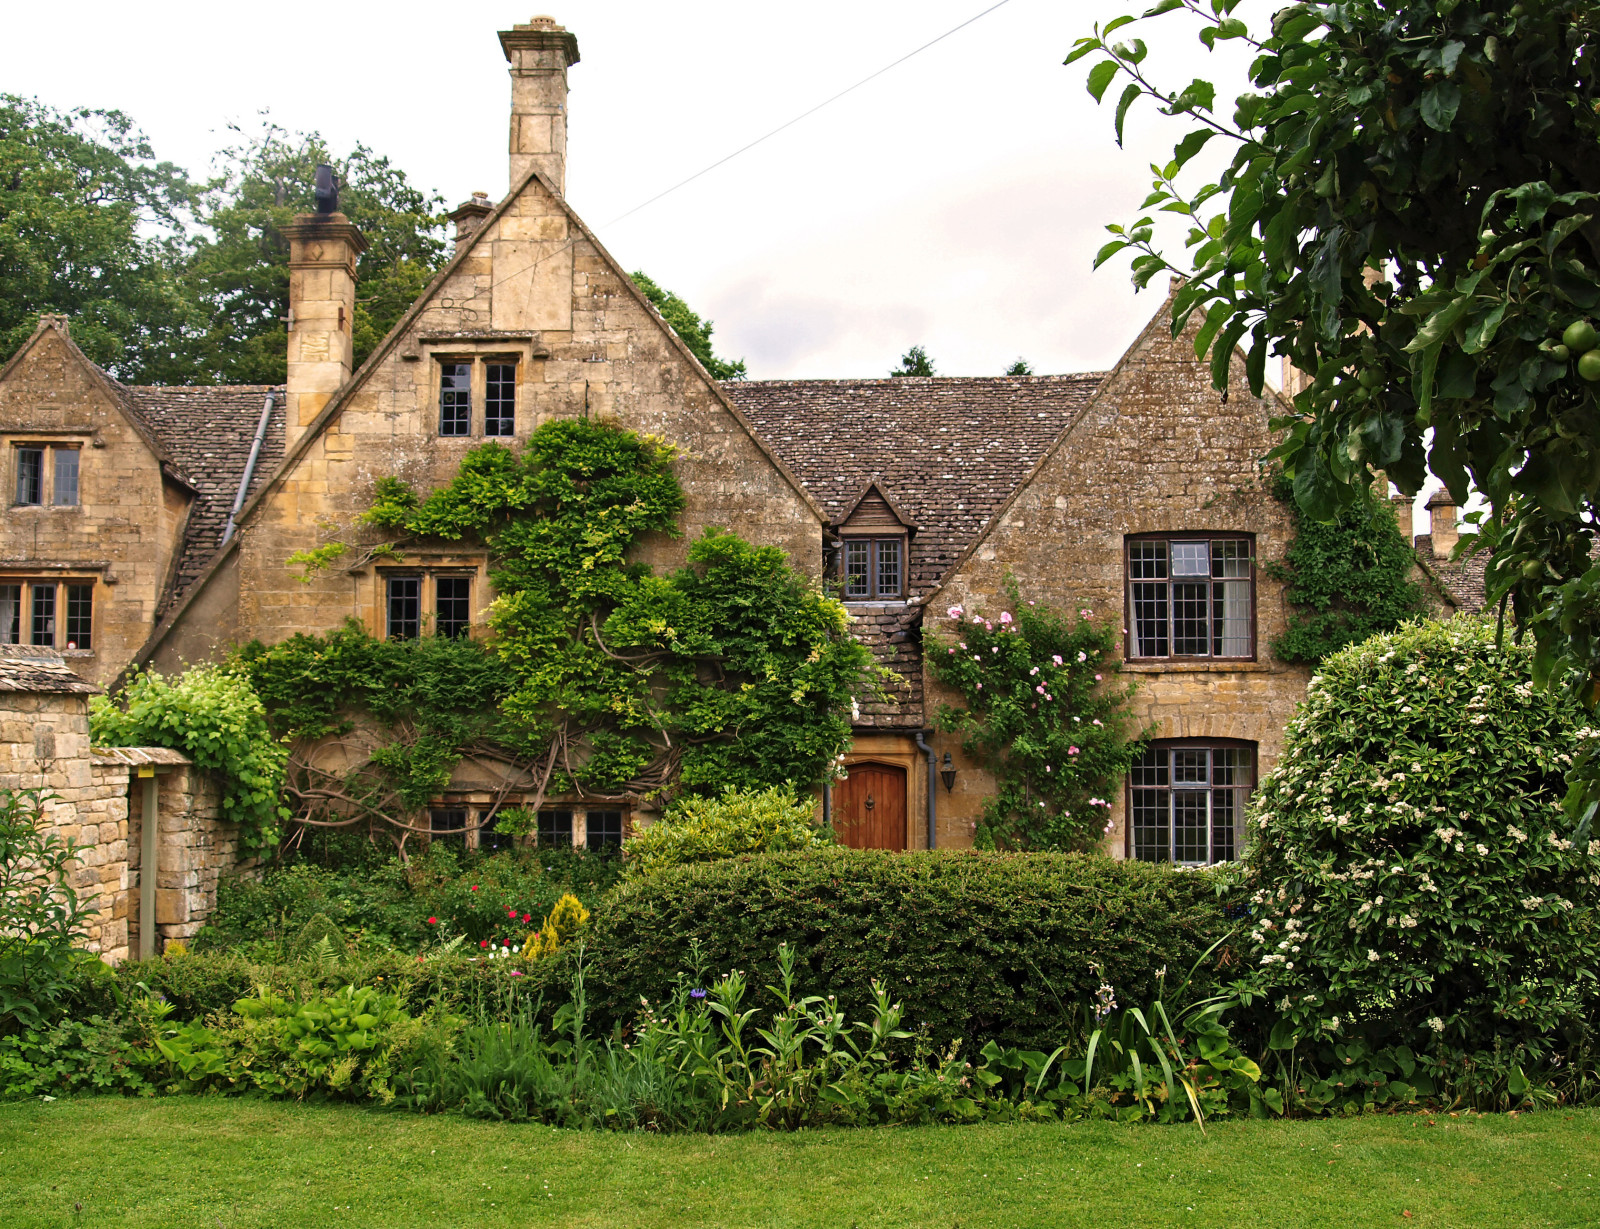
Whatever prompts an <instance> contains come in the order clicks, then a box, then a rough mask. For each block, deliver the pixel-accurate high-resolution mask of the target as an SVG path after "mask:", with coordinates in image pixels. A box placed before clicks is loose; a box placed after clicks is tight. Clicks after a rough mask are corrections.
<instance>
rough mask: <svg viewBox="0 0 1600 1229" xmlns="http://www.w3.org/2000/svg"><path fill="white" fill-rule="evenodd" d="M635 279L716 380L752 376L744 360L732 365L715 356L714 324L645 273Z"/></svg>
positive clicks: (645, 295)
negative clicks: (713, 351)
mask: <svg viewBox="0 0 1600 1229" xmlns="http://www.w3.org/2000/svg"><path fill="white" fill-rule="evenodd" d="M632 277H633V284H634V285H635V286H637V287H638V288H639V289H640V291H641V292H642V293H643V294H644V297H645V298H647V299H649V300H650V302H651V303H653V304H654V305H655V309H656V310H657V311H658V312H660V313H661V318H662V319H663V320H665V321H666V322H667V323H668V324H669V325H671V326H672V331H673V332H674V333H676V334H677V335H678V336H679V338H681V339H682V341H683V344H684V345H686V346H688V347H689V352H690V353H691V354H693V355H694V356H695V358H697V359H699V360H700V365H701V366H702V367H704V368H705V369H706V372H707V374H709V375H710V376H711V378H712V379H713V380H743V379H745V378H746V377H747V376H748V375H749V373H748V372H747V371H746V370H745V365H744V360H743V359H738V360H736V361H732V362H730V361H729V360H727V359H721V358H718V357H717V356H716V355H715V354H714V353H712V350H711V334H712V333H713V332H715V326H713V325H712V323H711V321H709V320H702V319H701V318H700V317H699V316H698V315H697V314H696V313H695V312H694V311H693V310H692V309H691V308H690V307H689V305H688V304H687V303H685V302H684V301H683V300H682V299H680V298H679V297H678V296H677V295H675V294H673V293H672V291H670V290H663V289H662V288H661V287H660V286H658V285H656V284H655V282H654V281H652V280H651V279H650V278H649V277H648V276H647V275H646V274H645V273H643V272H642V271H638V270H636V271H635V272H634V273H633V274H632Z"/></svg>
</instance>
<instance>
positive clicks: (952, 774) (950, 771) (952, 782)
mask: <svg viewBox="0 0 1600 1229" xmlns="http://www.w3.org/2000/svg"><path fill="white" fill-rule="evenodd" d="M939 775H940V776H941V777H943V778H944V792H945V793H947V794H948V793H950V791H951V790H953V789H955V787H956V766H955V765H954V764H953V763H951V762H950V753H949V752H948V751H946V752H945V753H944V764H943V766H942V767H940V769H939Z"/></svg>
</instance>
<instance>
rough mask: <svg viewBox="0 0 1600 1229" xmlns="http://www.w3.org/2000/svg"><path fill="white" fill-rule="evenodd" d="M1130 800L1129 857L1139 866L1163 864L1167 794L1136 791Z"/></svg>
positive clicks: (1167, 805)
mask: <svg viewBox="0 0 1600 1229" xmlns="http://www.w3.org/2000/svg"><path fill="white" fill-rule="evenodd" d="M1132 793H1133V797H1132V799H1131V804H1130V805H1131V809H1132V812H1133V814H1132V821H1133V856H1134V857H1135V858H1136V859H1138V860H1139V861H1140V862H1165V861H1167V860H1168V858H1169V856H1170V855H1169V852H1168V849H1167V823H1168V817H1167V811H1168V807H1169V805H1170V801H1171V796H1172V795H1171V792H1170V791H1169V790H1164V789H1136V790H1134V791H1132Z"/></svg>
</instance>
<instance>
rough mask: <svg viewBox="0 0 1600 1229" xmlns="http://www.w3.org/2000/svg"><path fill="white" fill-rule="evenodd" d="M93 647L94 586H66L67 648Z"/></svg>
mask: <svg viewBox="0 0 1600 1229" xmlns="http://www.w3.org/2000/svg"><path fill="white" fill-rule="evenodd" d="M93 647H94V586H93V585H68V586H67V648H69V649H91V648H93Z"/></svg>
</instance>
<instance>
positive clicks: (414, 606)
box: [388, 576, 422, 640]
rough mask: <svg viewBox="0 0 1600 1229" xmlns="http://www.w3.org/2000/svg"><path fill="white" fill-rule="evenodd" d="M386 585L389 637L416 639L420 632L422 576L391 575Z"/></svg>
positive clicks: (394, 638) (391, 638)
mask: <svg viewBox="0 0 1600 1229" xmlns="http://www.w3.org/2000/svg"><path fill="white" fill-rule="evenodd" d="M388 587H389V595H388V596H389V620H388V632H389V639H390V640H414V639H416V637H417V636H419V635H421V634H422V577H420V576H391V577H389V579H388Z"/></svg>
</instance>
